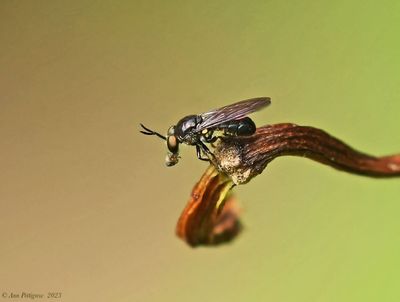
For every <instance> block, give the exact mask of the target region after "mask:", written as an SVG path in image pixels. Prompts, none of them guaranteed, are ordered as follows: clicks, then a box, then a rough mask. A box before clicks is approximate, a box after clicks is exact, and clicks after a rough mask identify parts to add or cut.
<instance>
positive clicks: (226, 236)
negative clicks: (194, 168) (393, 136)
mask: <svg viewBox="0 0 400 302" xmlns="http://www.w3.org/2000/svg"><path fill="white" fill-rule="evenodd" d="M283 155H294V156H301V157H307V158H310V159H313V160H315V161H318V162H320V163H323V164H326V165H329V166H331V167H334V168H336V169H339V170H343V171H346V172H349V173H354V174H359V175H364V176H371V177H396V176H397V177H398V176H400V155H392V156H383V157H375V156H371V155H367V154H364V153H362V152H359V151H356V150H354V149H353V148H351V147H350V146H348V145H346V144H345V143H344V142H342V141H341V140H339V139H337V138H334V137H332V136H331V135H329V134H328V133H326V132H325V131H323V130H320V129H317V128H313V127H305V126H298V125H295V124H276V125H270V126H263V127H260V128H258V129H257V131H256V133H255V134H254V135H252V136H248V137H222V138H221V139H220V140H219V142H218V143H217V144H216V146H215V149H214V156H215V158H214V159H213V164H214V166H213V165H210V166H209V168H208V169H207V170H206V172H205V173H204V174H203V176H202V178H201V179H200V181H199V182H198V183H197V184H196V185H195V187H194V188H193V191H192V195H191V198H190V200H189V202H188V204H187V206H186V208H185V209H184V211H183V212H182V214H181V217H180V219H179V221H178V225H177V229H176V231H177V234H178V236H179V237H180V238H182V239H183V240H185V241H186V242H187V243H188V244H189V245H191V246H198V245H216V244H220V243H224V242H228V241H231V240H232V239H233V238H235V237H236V235H237V234H238V233H239V232H240V230H241V224H240V221H239V218H238V216H239V211H238V208H237V206H236V204H235V202H234V200H233V199H232V196H231V195H230V194H229V193H230V190H231V189H232V187H233V186H234V184H237V185H238V184H244V183H247V182H249V181H250V180H251V179H252V178H253V177H254V176H256V175H258V174H260V173H261V172H262V171H263V170H264V169H265V167H266V166H267V165H268V163H269V162H271V161H272V160H273V159H274V158H276V157H279V156H283ZM217 168H218V170H217Z"/></svg>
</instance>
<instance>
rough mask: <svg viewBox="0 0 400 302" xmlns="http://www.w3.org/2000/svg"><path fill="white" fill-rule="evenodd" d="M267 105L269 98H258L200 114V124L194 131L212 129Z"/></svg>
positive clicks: (269, 102)
mask: <svg viewBox="0 0 400 302" xmlns="http://www.w3.org/2000/svg"><path fill="white" fill-rule="evenodd" d="M269 104H271V99H270V98H268V97H260V98H253V99H248V100H244V101H241V102H237V103H234V104H231V105H227V106H224V107H222V108H219V109H214V110H211V111H209V112H205V113H202V114H200V116H201V118H202V122H201V123H200V124H198V125H197V127H196V130H197V131H201V130H203V129H206V128H212V127H215V126H217V125H219V124H222V123H225V122H228V121H233V120H239V119H242V118H244V117H246V116H247V115H249V114H250V113H252V112H255V111H258V110H260V109H261V108H264V107H266V106H268V105H269Z"/></svg>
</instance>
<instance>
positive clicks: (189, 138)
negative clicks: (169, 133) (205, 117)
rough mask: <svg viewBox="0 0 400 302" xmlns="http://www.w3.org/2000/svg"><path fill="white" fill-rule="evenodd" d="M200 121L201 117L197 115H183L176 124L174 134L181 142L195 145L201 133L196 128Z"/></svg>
mask: <svg viewBox="0 0 400 302" xmlns="http://www.w3.org/2000/svg"><path fill="white" fill-rule="evenodd" d="M201 121H202V118H201V116H199V115H188V116H185V117H184V118H183V119H181V120H180V121H178V123H177V124H176V126H175V136H176V137H177V138H178V140H179V141H180V142H182V143H185V144H188V145H195V144H196V143H197V142H198V140H199V139H200V136H201V133H200V132H199V131H198V130H197V126H198V125H199V124H200V123H201Z"/></svg>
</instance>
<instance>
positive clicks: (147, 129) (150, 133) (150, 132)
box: [140, 124, 167, 140]
mask: <svg viewBox="0 0 400 302" xmlns="http://www.w3.org/2000/svg"><path fill="white" fill-rule="evenodd" d="M140 126H142V128H143V129H144V130H145V131H142V130H141V131H140V133H143V134H145V135H156V136H158V137H159V138H161V139H163V140H167V138H166V137H165V136H164V135H161V134H160V133H158V132H155V131H153V130H150V129H149V128H147V127H145V126H144V125H143V124H140Z"/></svg>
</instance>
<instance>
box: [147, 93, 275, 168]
mask: <svg viewBox="0 0 400 302" xmlns="http://www.w3.org/2000/svg"><path fill="white" fill-rule="evenodd" d="M269 104H271V99H270V98H268V97H259V98H253V99H248V100H244V101H241V102H238V103H234V104H231V105H227V106H224V107H222V108H219V109H214V110H211V111H208V112H205V113H202V114H197V115H188V116H185V117H184V118H183V119H181V120H180V121H178V123H177V124H176V125H174V126H171V127H170V128H169V129H168V132H167V136H164V135H161V134H160V133H157V132H155V131H153V130H150V129H149V128H146V127H145V126H144V125H143V124H140V125H141V126H142V128H143V129H144V131H143V130H142V131H140V132H141V133H143V134H145V135H155V136H158V137H159V138H161V139H163V140H165V141H166V142H167V148H168V150H169V152H168V154H167V157H166V160H165V163H166V165H167V166H173V165H175V164H177V163H178V161H179V144H187V145H191V146H196V153H197V157H198V158H199V159H201V160H205V161H210V158H213V157H214V155H213V154H212V152H211V151H210V149H209V148H208V147H207V146H206V143H213V142H215V141H216V140H217V139H218V136H215V135H214V131H222V134H223V135H225V136H248V135H252V134H253V133H254V132H255V131H256V125H255V124H254V122H253V121H252V120H251V119H250V118H249V117H247V115H248V114H250V113H252V112H255V111H258V110H260V109H261V108H264V107H266V106H268V105H269ZM204 155H206V157H204Z"/></svg>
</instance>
